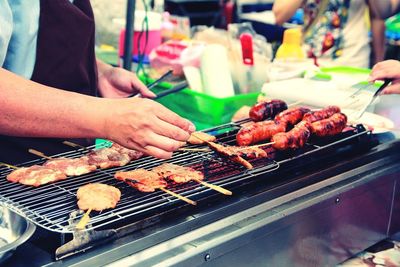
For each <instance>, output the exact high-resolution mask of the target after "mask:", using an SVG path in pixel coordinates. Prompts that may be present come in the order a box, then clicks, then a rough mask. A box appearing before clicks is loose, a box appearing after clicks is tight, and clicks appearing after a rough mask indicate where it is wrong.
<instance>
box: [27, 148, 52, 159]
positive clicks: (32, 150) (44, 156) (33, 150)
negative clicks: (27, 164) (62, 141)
mask: <svg viewBox="0 0 400 267" xmlns="http://www.w3.org/2000/svg"><path fill="white" fill-rule="evenodd" d="M28 151H29V153H31V154H34V155H36V156H39V157H41V158H45V159H53V158H52V157H49V156H46V155H45V154H44V153H43V152H40V151H37V150H36V149H32V148H30V149H29V150H28Z"/></svg>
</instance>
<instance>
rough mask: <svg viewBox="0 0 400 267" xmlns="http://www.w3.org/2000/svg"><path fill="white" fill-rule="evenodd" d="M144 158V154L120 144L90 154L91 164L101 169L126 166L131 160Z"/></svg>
mask: <svg viewBox="0 0 400 267" xmlns="http://www.w3.org/2000/svg"><path fill="white" fill-rule="evenodd" d="M141 156H143V153H141V152H138V151H136V150H132V149H127V148H125V147H122V146H120V145H118V144H113V145H112V146H111V147H107V148H101V149H98V150H95V151H92V152H90V153H89V154H88V157H89V164H93V165H96V166H97V167H99V168H101V169H107V168H111V167H120V166H125V165H126V164H128V163H129V162H130V161H131V160H135V159H138V158H140V157H141Z"/></svg>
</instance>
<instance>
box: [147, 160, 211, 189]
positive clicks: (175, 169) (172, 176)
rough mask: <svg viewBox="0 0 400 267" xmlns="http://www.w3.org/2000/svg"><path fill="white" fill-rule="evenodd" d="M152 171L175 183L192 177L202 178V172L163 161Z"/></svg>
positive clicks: (183, 181)
mask: <svg viewBox="0 0 400 267" xmlns="http://www.w3.org/2000/svg"><path fill="white" fill-rule="evenodd" d="M152 171H153V172H156V173H157V174H158V175H160V176H162V177H164V178H165V179H167V180H170V181H174V182H175V183H178V184H181V183H187V182H190V181H191V180H193V179H197V180H203V179H204V175H203V173H201V172H199V171H197V170H195V169H193V168H190V167H184V166H179V165H176V164H171V163H164V164H161V165H160V166H157V167H155V168H153V170H152Z"/></svg>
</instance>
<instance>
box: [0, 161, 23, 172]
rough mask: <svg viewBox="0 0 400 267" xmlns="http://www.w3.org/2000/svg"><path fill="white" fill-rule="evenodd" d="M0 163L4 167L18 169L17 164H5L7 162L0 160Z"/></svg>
mask: <svg viewBox="0 0 400 267" xmlns="http://www.w3.org/2000/svg"><path fill="white" fill-rule="evenodd" d="M0 165H3V166H6V167H8V168H10V169H14V170H18V169H19V168H18V167H17V166H14V165H11V164H7V163H4V162H0Z"/></svg>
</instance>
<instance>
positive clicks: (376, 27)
mask: <svg viewBox="0 0 400 267" xmlns="http://www.w3.org/2000/svg"><path fill="white" fill-rule="evenodd" d="M370 19H371V32H372V49H373V51H374V58H373V62H372V65H374V64H376V63H378V62H380V61H382V60H383V59H384V58H385V29H386V26H385V21H384V20H383V19H381V18H379V17H377V16H376V15H375V14H374V13H373V12H371V10H370Z"/></svg>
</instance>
